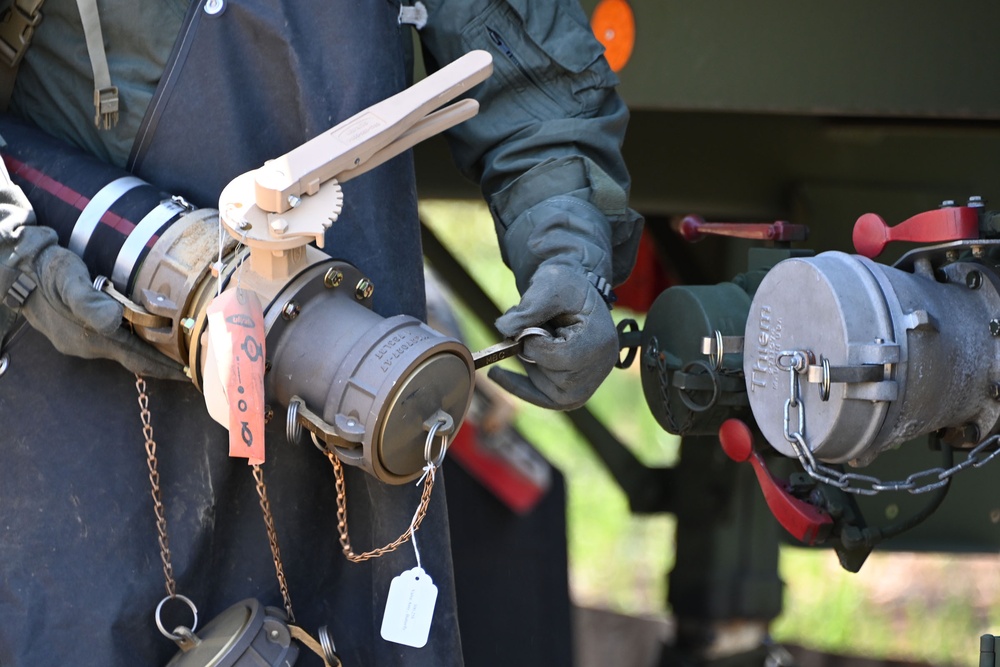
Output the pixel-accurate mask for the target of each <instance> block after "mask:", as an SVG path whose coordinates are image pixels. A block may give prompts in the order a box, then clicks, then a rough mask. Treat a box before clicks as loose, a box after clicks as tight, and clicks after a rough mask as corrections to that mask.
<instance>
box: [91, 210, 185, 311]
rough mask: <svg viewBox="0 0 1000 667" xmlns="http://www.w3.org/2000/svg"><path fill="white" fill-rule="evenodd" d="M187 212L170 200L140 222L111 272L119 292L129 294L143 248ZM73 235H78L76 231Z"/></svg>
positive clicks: (124, 245)
mask: <svg viewBox="0 0 1000 667" xmlns="http://www.w3.org/2000/svg"><path fill="white" fill-rule="evenodd" d="M185 210H187V209H185V208H184V207H183V206H181V205H179V204H177V203H175V202H173V201H171V200H169V199H168V200H166V201H163V202H161V203H160V205H159V206H157V207H156V208H154V209H153V210H152V211H150V212H149V213H147V214H146V215H145V217H143V219H142V220H140V221H139V224H138V225H136V226H135V229H133V230H132V232H131V233H130V234H129V235H128V238H126V239H125V243H124V244H123V245H122V247H121V250H119V251H118V257H117V258H116V259H115V268H114V269H113V270H112V272H111V282H112V283H114V286H115V287H116V288H118V291H119V292H121V293H122V294H128V287H129V281H130V279H131V278H132V272H133V271H134V270H135V267H136V264H137V263H138V262H139V256H140V255H142V251H143V248H145V247H146V245H147V244H148V243H149V240H150V239H151V238H153V236H154V235H155V234H156V232H158V231H160V229H161V228H162V227H163V226H164V225H165V224H167V223H168V222H170V221H171V220H173V219H174V218H175V217H176V216H177V215H179V214H180V213H183V212H184V211H185ZM73 233H74V234H75V233H76V230H75V229H74V230H73Z"/></svg>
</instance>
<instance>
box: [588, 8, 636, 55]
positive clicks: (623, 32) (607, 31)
mask: <svg viewBox="0 0 1000 667" xmlns="http://www.w3.org/2000/svg"><path fill="white" fill-rule="evenodd" d="M590 27H591V28H592V29H593V31H594V35H595V36H596V37H597V41H599V42H600V43H601V44H603V45H604V57H605V58H607V59H608V64H609V65H611V69H612V70H614V71H615V72H618V71H620V70H621V69H622V68H623V67H625V65H626V64H627V63H628V60H629V58H631V57H632V48H633V47H634V46H635V15H634V14H633V13H632V7H631V6H630V5H629V4H628V2H627V0H601V2H600V3H599V4H598V5H597V8H596V9H594V14H593V16H591V17H590Z"/></svg>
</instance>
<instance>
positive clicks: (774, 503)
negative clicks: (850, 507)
mask: <svg viewBox="0 0 1000 667" xmlns="http://www.w3.org/2000/svg"><path fill="white" fill-rule="evenodd" d="M719 442H720V443H722V449H723V451H725V452H726V455H727V456H728V457H729V458H731V459H732V460H734V461H736V462H737V463H742V462H744V461H750V465H752V466H753V471H754V472H755V473H756V474H757V482H758V483H759V484H760V489H761V491H763V492H764V500H765V501H766V502H767V506H768V508H770V510H771V514H773V515H774V518H775V519H777V520H778V523H780V524H781V525H782V527H783V528H784V529H785V530H787V531H788V532H789V533H791V534H792V536H793V537H795V538H797V539H798V540H800V541H802V542H804V543H806V544H809V545H813V544H815V543H816V542H817V540H820V539H823V538H825V537H826V533H827V532H828V531H829V527H830V526H832V525H833V519H831V518H830V515H829V514H827V513H826V512H824V511H823V510H821V509H820V508H818V507H816V506H815V505H810V504H809V503H807V502H805V501H804V500H799V499H798V498H796V497H795V496H793V495H791V494H790V493H788V491H786V490H785V485H784V484H783V483H781V482H779V481H778V480H776V479H775V478H774V477H772V476H771V473H770V472H768V470H767V466H765V465H764V459H762V458H761V456H760V454H758V453H757V452H755V451H754V449H753V434H752V433H751V432H750V427H749V426H747V425H746V424H744V423H743V422H742V421H740V420H739V419H727V420H726V421H724V422H723V423H722V426H721V427H720V428H719Z"/></svg>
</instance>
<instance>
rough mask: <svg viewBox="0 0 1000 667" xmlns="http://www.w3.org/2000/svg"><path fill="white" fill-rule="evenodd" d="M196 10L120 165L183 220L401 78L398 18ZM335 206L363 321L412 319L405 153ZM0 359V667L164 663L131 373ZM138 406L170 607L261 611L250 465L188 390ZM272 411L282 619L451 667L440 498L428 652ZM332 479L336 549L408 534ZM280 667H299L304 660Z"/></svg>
mask: <svg viewBox="0 0 1000 667" xmlns="http://www.w3.org/2000/svg"><path fill="white" fill-rule="evenodd" d="M202 5H203V3H202V2H198V3H197V4H196V5H193V6H192V8H191V10H190V12H189V15H188V18H187V20H186V23H185V26H184V28H183V30H182V32H181V35H180V37H179V39H178V43H177V45H176V47H175V52H174V57H173V64H172V65H171V66H170V67H169V68H168V69H167V71H166V72H165V74H164V78H163V80H162V81H161V85H160V90H159V91H158V93H157V96H156V97H155V98H154V101H153V103H152V104H151V106H150V109H149V111H148V113H147V118H146V119H145V121H144V123H143V126H142V130H141V132H140V134H139V136H138V137H137V138H136V144H135V149H134V150H133V154H132V157H131V159H130V168H131V169H133V170H134V171H135V173H136V174H138V175H139V176H141V177H142V178H144V179H146V180H148V181H149V182H151V183H154V184H156V185H157V186H158V187H160V188H162V189H163V190H165V191H168V192H172V193H176V194H183V195H185V196H187V197H189V198H190V200H191V201H193V202H196V203H198V204H200V205H203V206H211V207H214V206H216V205H217V197H218V192H219V191H220V189H221V188H222V186H223V185H225V184H226V183H227V182H228V181H229V180H230V179H231V178H232V177H234V176H236V175H237V174H240V173H242V172H244V171H247V170H250V169H253V168H255V167H257V166H259V165H260V164H262V163H263V161H264V160H266V159H268V158H270V157H273V156H276V155H279V154H281V153H283V152H285V151H287V150H289V149H291V148H293V147H294V146H296V145H298V144H300V143H302V142H303V141H305V140H307V139H309V138H311V137H312V136H315V135H316V134H317V133H319V132H321V131H323V130H325V129H327V128H328V127H331V126H333V125H335V124H336V123H337V122H339V121H340V120H343V119H344V118H346V117H349V116H350V115H353V114H354V113H356V112H357V111H359V110H360V109H362V108H364V107H366V106H368V105H370V104H372V103H375V102H377V101H379V100H381V99H384V98H385V97H387V96H389V95H391V94H393V93H395V92H397V91H398V90H400V89H401V88H403V87H405V85H406V84H407V74H406V67H405V66H404V65H405V62H406V60H407V57H406V56H407V53H406V49H407V44H408V43H409V40H410V38H411V37H410V34H409V29H408V27H407V26H399V25H398V23H397V15H398V10H399V8H398V4H397V3H396V2H390V1H388V0H294V1H287V2H280V1H278V0H271V1H269V0H226V2H225V5H226V8H225V11H224V12H223V13H221V14H218V15H211V14H208V13H206V12H205V11H204V9H203V7H202ZM344 191H345V206H344V213H343V215H342V217H341V219H340V220H339V221H338V222H337V223H336V225H334V227H333V229H332V230H331V232H330V233H329V235H328V238H327V250H328V251H329V252H330V253H331V254H333V255H335V256H337V257H340V258H344V259H347V260H349V261H351V262H353V263H355V264H357V265H358V266H359V267H362V269H363V270H364V271H365V272H366V273H367V274H368V275H370V276H371V277H372V278H373V280H374V282H375V285H376V298H375V302H376V309H377V310H378V311H380V312H381V313H383V314H391V313H398V312H405V313H409V314H413V315H417V316H420V315H422V313H423V292H422V280H421V256H420V249H419V229H418V226H417V218H416V196H415V190H414V179H413V173H412V164H411V158H410V156H409V155H408V154H407V155H404V156H402V157H400V158H397V159H395V160H393V161H391V162H389V163H387V164H385V165H383V166H382V167H380V168H379V169H376V170H374V171H372V172H370V173H369V174H367V175H365V176H362V177H359V178H357V179H356V180H354V181H351V182H349V183H347V184H346V185H345V186H344ZM41 222H42V223H43V224H44V221H41ZM11 357H12V363H11V366H10V369H9V370H8V372H7V374H6V375H5V376H4V377H2V378H0V442H2V447H0V449H2V465H0V619H2V621H3V622H2V624H0V664H2V665H4V667H26V666H29V665H30V666H31V667H45V666H47V665H53V666H55V665H66V664H73V665H85V666H90V665H92V666H94V667H98V666H100V667H109V666H122V667H125V666H128V667H133V666H135V665H143V666H145V665H148V666H150V667H156V666H158V665H163V664H165V663H166V662H167V661H168V660H169V658H170V657H171V656H172V655H173V654H174V653H175V652H176V647H175V646H174V645H173V644H172V643H171V642H170V641H168V640H167V639H165V638H164V637H162V636H161V635H160V634H159V632H158V631H157V630H156V627H155V626H154V623H153V610H154V609H155V607H156V605H157V603H158V602H159V601H160V600H161V599H162V598H163V597H164V594H165V593H164V586H163V573H162V571H161V566H160V558H159V550H158V547H157V539H156V529H155V524H154V515H153V510H152V501H151V499H150V497H149V489H150V486H149V479H148V470H147V468H146V455H145V451H144V446H143V445H144V442H143V438H142V430H141V423H140V420H139V409H138V405H137V403H136V391H135V388H134V386H133V384H134V378H133V377H132V376H131V375H130V374H129V373H128V372H127V371H125V370H124V369H123V368H121V367H119V366H117V365H116V364H114V363H111V362H105V361H87V360H82V359H75V358H69V357H65V356H63V355H61V354H59V353H58V352H56V351H55V350H54V349H53V348H52V346H51V345H50V344H49V343H48V342H47V341H46V340H45V339H44V338H42V337H41V336H39V335H37V334H35V333H34V332H33V331H30V330H29V331H28V332H27V333H26V334H25V335H24V336H22V337H21V338H20V340H18V342H17V343H16V344H15V346H14V347H13V348H12V350H11ZM149 395H150V409H151V411H152V415H153V427H154V430H155V438H156V441H157V443H158V453H159V464H160V476H161V482H162V485H163V499H164V503H165V505H166V511H167V518H168V523H169V526H168V528H169V535H170V546H171V551H172V554H173V568H174V573H175V575H176V577H177V589H178V592H180V593H182V594H184V595H187V596H188V597H190V598H191V599H192V600H194V601H195V603H196V604H197V605H198V608H199V611H200V613H201V618H202V622H203V623H205V622H207V621H208V620H210V619H211V618H212V617H213V616H214V615H216V614H217V613H219V612H220V611H222V610H223V609H225V608H227V607H228V606H229V605H231V604H233V603H235V602H237V601H238V600H241V599H243V598H245V597H256V598H257V599H259V600H261V601H262V602H263V603H265V604H268V605H273V606H278V607H280V606H281V596H280V593H279V591H278V586H277V583H276V580H275V575H274V567H273V564H272V561H271V555H270V551H269V549H268V542H267V537H266V533H265V530H264V524H263V519H262V517H261V511H260V508H259V506H258V501H257V496H256V493H255V491H254V484H253V479H252V476H251V472H250V469H249V468H248V467H247V466H246V464H245V463H244V462H242V461H236V460H232V459H229V458H228V456H227V436H226V433H225V431H224V430H223V429H222V428H221V427H219V426H218V425H217V424H215V423H214V422H212V421H211V420H210V419H209V418H208V416H207V414H206V411H205V407H204V403H203V399H202V396H201V394H199V393H198V392H197V391H196V390H195V389H194V388H193V387H192V386H190V385H185V384H180V383H167V382H156V381H150V382H149ZM283 412H284V411H283V410H282V411H279V415H280V417H281V418H280V419H275V420H274V421H273V422H272V424H271V425H270V427H269V430H268V449H267V456H268V458H267V463H266V464H265V466H264V471H265V476H266V479H267V482H268V488H269V493H270V500H271V505H272V507H273V510H274V514H275V522H276V525H277V529H278V533H279V540H280V543H281V549H282V555H283V556H284V561H285V568H286V573H287V575H288V584H289V589H290V593H291V598H292V602H293V605H294V609H295V613H296V615H297V617H298V621H299V623H300V624H301V625H302V626H304V627H305V628H307V629H309V630H310V631H313V632H314V631H315V630H316V628H317V627H318V626H320V625H323V624H327V625H329V627H330V631H331V634H332V636H333V638H334V640H335V642H336V644H337V648H338V650H339V653H340V655H341V657H342V658H343V660H344V664H345V665H348V666H351V667H360V666H374V665H379V666H383V665H388V666H393V665H435V666H448V665H460V664H461V647H460V642H459V638H458V628H457V620H456V615H455V603H454V589H453V583H452V576H451V571H452V566H451V560H450V553H449V544H448V537H447V534H448V530H447V512H446V508H445V505H444V493H443V491H444V488H443V484H442V486H441V487H440V488H436V489H435V493H434V497H433V500H432V503H431V508H430V512H429V515H428V517H427V519H426V520H425V521H424V523H423V526H422V527H421V530H420V532H419V534H418V535H419V538H420V540H419V545H420V549H421V556H422V560H423V567H424V569H425V570H427V571H428V573H429V574H430V575H431V576H432V577H433V578H434V581H435V583H436V584H437V586H438V587H439V597H438V601H437V608H436V611H435V616H434V622H433V625H432V627H431V633H430V641H429V643H428V645H427V646H426V647H425V648H422V649H414V648H408V647H405V646H401V645H397V644H391V643H388V642H386V641H384V640H382V639H381V637H380V636H379V628H380V625H381V619H382V612H383V609H384V604H385V597H386V594H387V592H388V590H389V584H390V582H391V580H392V578H393V577H394V576H396V575H398V574H400V573H401V572H403V571H405V570H407V569H409V568H411V567H413V566H414V565H415V560H414V554H413V551H412V548H410V547H409V546H408V545H407V546H405V547H403V548H401V549H400V550H399V551H397V552H395V553H393V554H389V555H388V556H385V557H383V558H381V559H378V560H375V561H370V562H368V563H364V564H352V563H348V562H347V561H346V560H345V559H344V558H343V556H342V555H341V553H340V545H339V543H338V538H337V531H336V504H335V490H334V484H333V474H332V471H331V469H330V466H329V464H328V463H327V462H326V460H325V458H324V457H323V456H322V455H321V454H319V452H317V451H316V449H315V448H314V447H313V446H312V444H302V445H299V446H293V445H289V444H288V443H287V442H286V441H285V439H284V436H283V428H284V427H283V421H284V418H283ZM306 442H307V441H306ZM347 485H348V501H349V511H350V526H351V537H352V540H353V543H354V547H355V549H356V550H361V549H369V548H371V547H374V546H381V545H383V544H385V543H387V542H389V541H391V540H392V539H394V538H395V537H396V536H398V535H399V533H400V532H402V531H403V530H404V529H405V528H406V527H407V526H408V525H409V522H410V518H411V516H412V513H413V511H414V509H415V507H416V505H417V502H418V499H419V489H417V488H415V487H413V486H412V485H406V486H404V487H388V486H385V485H383V484H380V483H379V482H377V481H375V480H374V479H373V478H370V477H368V476H367V475H365V474H364V473H360V472H358V471H355V470H353V469H349V470H348V476H347ZM177 620H178V621H184V620H186V619H184V618H183V617H181V618H178V619H177ZM498 641H502V638H498ZM298 664H299V665H300V666H302V667H307V666H309V665H316V664H319V663H318V661H317V660H316V659H315V658H314V657H313V656H312V655H311V654H310V653H309V652H308V651H304V652H303V653H302V656H301V657H300V660H299V663H298Z"/></svg>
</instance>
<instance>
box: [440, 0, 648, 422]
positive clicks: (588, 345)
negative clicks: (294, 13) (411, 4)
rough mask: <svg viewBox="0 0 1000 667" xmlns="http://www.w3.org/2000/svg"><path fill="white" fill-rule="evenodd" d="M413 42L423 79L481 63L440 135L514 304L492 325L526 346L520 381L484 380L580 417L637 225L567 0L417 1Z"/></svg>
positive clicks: (577, 17) (582, 31)
mask: <svg viewBox="0 0 1000 667" xmlns="http://www.w3.org/2000/svg"><path fill="white" fill-rule="evenodd" d="M425 4H426V6H427V10H428V21H427V25H426V26H425V27H424V28H423V29H422V30H421V40H422V44H423V47H424V54H425V61H427V62H428V67H429V68H430V69H433V68H434V67H435V66H436V65H437V64H446V63H448V62H451V61H452V60H454V59H456V58H458V57H459V56H461V55H462V54H464V53H467V52H468V51H471V50H473V49H484V50H487V51H489V52H490V53H491V54H493V58H494V74H493V76H492V77H491V78H490V79H489V80H487V81H486V82H485V83H484V84H482V85H481V86H479V87H477V88H476V90H475V91H474V93H473V94H474V96H475V97H476V98H477V99H478V100H479V101H480V103H481V109H480V113H479V115H478V116H477V117H475V118H473V119H472V120H470V121H467V122H465V123H463V124H461V125H459V126H458V127H456V128H455V129H453V130H451V131H450V132H449V141H450V144H451V148H452V153H453V155H454V157H455V160H456V162H457V164H458V166H459V168H460V169H461V170H462V172H463V173H464V174H465V175H466V176H468V177H469V178H472V179H474V180H476V181H478V182H479V183H480V186H481V188H482V191H483V195H484V197H485V198H486V201H487V202H488V203H489V206H490V211H491V212H492V214H493V218H494V221H495V223H496V228H497V236H498V238H499V240H500V246H501V250H502V254H503V258H504V261H505V262H506V263H507V265H508V266H509V267H510V268H511V270H512V271H513V272H514V276H515V278H516V280H517V287H518V290H519V291H520V292H521V295H522V299H521V303H520V304H518V305H517V306H515V307H514V308H512V309H511V310H510V311H508V312H507V313H506V314H505V315H504V316H503V317H501V318H500V319H499V320H497V328H498V329H499V330H500V331H501V333H503V334H504V335H508V336H509V335H515V334H517V333H518V332H520V331H521V330H523V329H524V328H526V327H529V326H539V325H545V326H548V327H549V328H550V329H551V330H553V333H554V334H555V336H554V338H551V339H550V338H544V337H540V336H533V337H531V338H529V339H527V340H526V341H525V356H526V357H527V358H529V359H531V360H533V361H535V362H537V363H535V364H533V365H528V366H527V367H526V370H527V373H528V377H527V378H524V377H523V376H519V375H515V374H512V373H509V372H507V371H503V370H501V369H499V368H494V369H491V371H490V377H492V378H494V379H495V380H497V381H498V382H499V383H500V384H501V385H503V386H504V387H505V388H507V389H508V390H510V391H511V392H513V393H515V394H517V395H519V396H521V397H522V398H525V399H526V400H529V401H531V402H533V403H536V404H538V405H542V406H545V407H550V408H559V409H571V408H575V407H579V406H580V405H582V404H583V403H584V402H586V400H587V399H588V398H589V397H590V395H591V394H593V392H594V390H595V389H596V388H597V386H598V385H599V384H600V383H601V382H602V381H603V380H604V378H605V377H606V376H607V374H608V373H609V372H610V371H611V368H612V367H613V366H614V362H615V359H616V358H617V354H618V339H617V333H616V331H615V327H614V322H613V321H612V319H611V316H610V313H609V312H608V306H607V305H606V304H605V303H604V300H605V299H607V297H608V295H609V292H610V287H611V285H612V284H615V285H617V284H619V283H621V282H622V281H624V280H625V278H627V277H628V274H629V272H630V271H631V268H632V264H633V263H634V261H635V253H636V249H637V246H638V242H639V234H640V232H641V227H642V219H641V218H640V216H639V215H638V214H636V213H635V212H634V211H632V210H630V209H629V208H628V187H629V178H628V172H627V170H626V168H625V165H624V162H623V160H622V156H621V150H620V149H621V142H622V139H623V137H624V132H625V126H626V123H627V120H628V111H627V109H626V107H625V105H624V103H623V102H622V100H621V99H620V98H619V97H618V95H617V94H616V93H615V90H614V86H615V85H616V84H617V77H615V75H614V74H613V73H612V72H611V70H610V68H609V67H608V65H607V63H606V61H605V60H604V58H603V56H602V49H601V46H600V44H599V43H598V42H597V40H596V39H595V38H594V36H593V35H592V33H591V31H590V27H589V25H588V23H587V20H586V17H585V15H584V14H583V11H582V10H581V9H580V7H579V5H578V4H577V2H576V0H428V1H427V2H425Z"/></svg>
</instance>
